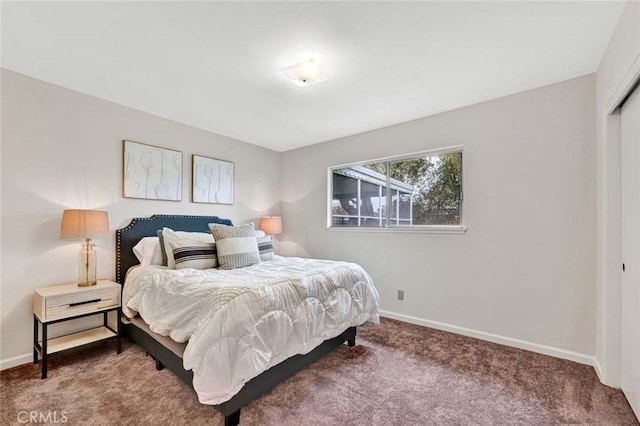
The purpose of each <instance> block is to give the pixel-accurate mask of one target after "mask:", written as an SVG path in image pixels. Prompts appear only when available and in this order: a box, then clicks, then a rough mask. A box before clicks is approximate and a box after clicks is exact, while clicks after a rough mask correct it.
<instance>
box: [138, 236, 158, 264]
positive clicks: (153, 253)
mask: <svg viewBox="0 0 640 426" xmlns="http://www.w3.org/2000/svg"><path fill="white" fill-rule="evenodd" d="M133 254H135V255H136V257H137V258H138V260H139V261H140V264H141V265H142V266H146V265H162V251H161V248H160V238H158V237H144V238H143V239H141V240H140V241H139V242H138V244H136V245H135V246H134V247H133Z"/></svg>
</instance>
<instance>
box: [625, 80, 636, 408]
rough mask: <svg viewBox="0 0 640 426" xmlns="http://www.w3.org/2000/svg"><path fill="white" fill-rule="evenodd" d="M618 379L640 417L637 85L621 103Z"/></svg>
mask: <svg viewBox="0 0 640 426" xmlns="http://www.w3.org/2000/svg"><path fill="white" fill-rule="evenodd" d="M622 262H623V271H624V272H623V273H622V289H621V291H622V306H621V309H622V360H621V361H622V381H621V387H622V391H623V392H624V394H625V396H626V397H627V400H628V401H629V404H630V405H631V408H633V411H634V412H635V414H636V417H638V418H640V89H636V90H635V91H634V93H632V95H631V97H630V98H629V99H627V101H626V102H625V103H624V105H623V106H622Z"/></svg>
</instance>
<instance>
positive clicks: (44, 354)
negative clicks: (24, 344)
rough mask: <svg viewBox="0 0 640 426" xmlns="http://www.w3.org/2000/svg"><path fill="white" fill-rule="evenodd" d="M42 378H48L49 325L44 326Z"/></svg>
mask: <svg viewBox="0 0 640 426" xmlns="http://www.w3.org/2000/svg"><path fill="white" fill-rule="evenodd" d="M42 378H43V379H46V378H47V323H46V322H45V323H44V324H42Z"/></svg>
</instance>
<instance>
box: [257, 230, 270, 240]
mask: <svg viewBox="0 0 640 426" xmlns="http://www.w3.org/2000/svg"><path fill="white" fill-rule="evenodd" d="M255 232H256V238H264V237H266V236H267V234H265V233H264V231H263V230H261V229H256V231H255Z"/></svg>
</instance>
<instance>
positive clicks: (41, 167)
mask: <svg viewBox="0 0 640 426" xmlns="http://www.w3.org/2000/svg"><path fill="white" fill-rule="evenodd" d="M1 78H2V154H1V155H2V156H1V159H2V223H1V227H2V243H1V244H2V252H1V253H2V261H1V263H2V271H1V276H2V282H1V285H0V287H1V288H0V291H1V296H2V301H1V308H2V312H1V315H2V322H1V326H2V329H1V334H2V336H1V343H2V345H1V348H0V359H1V360H2V367H3V368H4V367H7V366H10V365H17V364H20V363H24V362H29V355H28V354H29V352H30V350H31V336H32V331H31V330H32V313H31V295H32V292H33V289H35V288H37V287H41V286H46V285H53V284H60V283H65V282H73V281H74V280H76V279H77V261H76V259H77V254H78V251H79V249H80V245H79V242H74V241H65V240H60V239H59V238H58V237H59V228H60V219H61V215H62V210H63V209H66V208H89V209H94V208H95V209H104V210H107V211H108V212H109V219H110V224H111V229H112V230H115V229H117V228H120V227H122V226H124V225H125V224H127V223H128V221H129V220H130V219H131V218H132V217H136V216H148V215H151V214H154V213H169V214H171V213H179V214H196V215H218V216H221V217H225V218H231V219H232V220H233V221H234V222H236V223H242V222H247V221H256V220H258V219H259V218H260V216H262V215H263V214H267V213H278V212H279V208H280V205H279V199H280V198H279V197H280V194H279V185H280V179H279V173H280V154H279V153H277V152H274V151H271V150H268V149H264V148H259V147H256V146H254V145H250V144H247V143H244V142H240V141H237V140H233V139H230V138H227V137H224V136H220V135H216V134H212V133H210V132H206V131H203V130H199V129H195V128H193V127H189V126H186V125H182V124H179V123H176V122H173V121H170V120H166V119H163V118H160V117H157V116H153V115H150V114H146V113H143V112H140V111H136V110H133V109H130V108H126V107H123V106H120V105H117V104H114V103H111V102H107V101H104V100H101V99H97V98H94V97H91V96H88V95H84V94H81V93H78V92H74V91H71V90H68V89H64V88H62V87H59V86H55V85H52V84H49V83H45V82H42V81H38V80H35V79H32V78H29V77H26V76H23V75H20V74H16V73H14V72H11V71H7V70H2V74H1ZM185 107H188V106H185ZM123 139H129V140H134V141H139V142H145V143H150V144H154V145H159V146H162V147H166V148H172V149H176V150H180V151H182V152H183V156H184V163H183V181H184V185H183V200H182V202H169V201H149V200H136V199H125V198H123V197H122V140H123ZM192 154H200V155H204V156H209V157H214V158H220V159H225V160H229V161H233V162H234V163H235V204H234V205H233V206H223V205H215V204H194V203H191V202H190V201H189V200H190V190H191V183H190V182H191V155H192ZM95 242H96V244H97V245H98V248H97V252H98V275H99V276H100V277H104V278H113V277H114V242H113V234H112V237H111V238H110V239H103V240H96V241H95ZM57 331H58V332H63V331H65V330H64V327H58V330H57ZM54 332H55V330H54ZM25 354H26V358H25V356H24V355H25Z"/></svg>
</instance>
